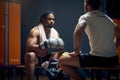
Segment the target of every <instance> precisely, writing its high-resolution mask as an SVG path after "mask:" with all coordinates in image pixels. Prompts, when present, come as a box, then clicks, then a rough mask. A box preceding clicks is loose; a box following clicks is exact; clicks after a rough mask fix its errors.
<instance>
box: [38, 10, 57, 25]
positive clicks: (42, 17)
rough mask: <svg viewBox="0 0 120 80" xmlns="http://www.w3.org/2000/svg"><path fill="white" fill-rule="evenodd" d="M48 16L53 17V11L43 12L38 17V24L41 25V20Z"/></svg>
mask: <svg viewBox="0 0 120 80" xmlns="http://www.w3.org/2000/svg"><path fill="white" fill-rule="evenodd" d="M49 14H53V15H55V14H54V12H53V11H44V12H42V14H41V15H40V19H39V23H43V19H44V18H46V17H47V15H49Z"/></svg>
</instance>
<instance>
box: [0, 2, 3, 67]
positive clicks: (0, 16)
mask: <svg viewBox="0 0 120 80" xmlns="http://www.w3.org/2000/svg"><path fill="white" fill-rule="evenodd" d="M3 64H4V0H0V65H3Z"/></svg>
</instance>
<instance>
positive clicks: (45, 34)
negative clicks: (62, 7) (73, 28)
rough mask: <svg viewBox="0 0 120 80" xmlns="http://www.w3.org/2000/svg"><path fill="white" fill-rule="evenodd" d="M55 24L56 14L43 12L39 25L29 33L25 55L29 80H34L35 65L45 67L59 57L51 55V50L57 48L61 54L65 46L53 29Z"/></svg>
mask: <svg viewBox="0 0 120 80" xmlns="http://www.w3.org/2000/svg"><path fill="white" fill-rule="evenodd" d="M54 23H55V14H54V13H53V12H52V11H46V12H43V13H42V14H41V16H40V22H39V25H37V26H35V27H33V28H32V29H31V30H30V32H29V35H28V38H27V41H26V54H25V66H26V75H27V80H34V71H35V65H42V66H43V67H44V66H45V65H48V63H49V61H50V60H51V59H55V58H57V57H58V56H56V54H51V53H50V54H49V53H48V49H49V48H57V49H59V50H58V53H60V50H62V48H63V46H64V43H63V42H62V39H61V38H60V37H59V33H58V32H57V30H56V29H55V28H54V27H53V26H54ZM58 43H59V44H58Z"/></svg>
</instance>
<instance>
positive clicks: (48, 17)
mask: <svg viewBox="0 0 120 80" xmlns="http://www.w3.org/2000/svg"><path fill="white" fill-rule="evenodd" d="M39 23H42V24H43V25H44V26H46V27H49V28H51V27H53V25H54V23H55V14H54V12H53V11H45V12H43V13H42V14H41V16H40V21H39Z"/></svg>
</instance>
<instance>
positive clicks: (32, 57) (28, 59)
mask: <svg viewBox="0 0 120 80" xmlns="http://www.w3.org/2000/svg"><path fill="white" fill-rule="evenodd" d="M35 57H36V55H35V53H34V52H28V53H26V54H25V57H24V59H25V63H29V62H32V61H33V60H35Z"/></svg>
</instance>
